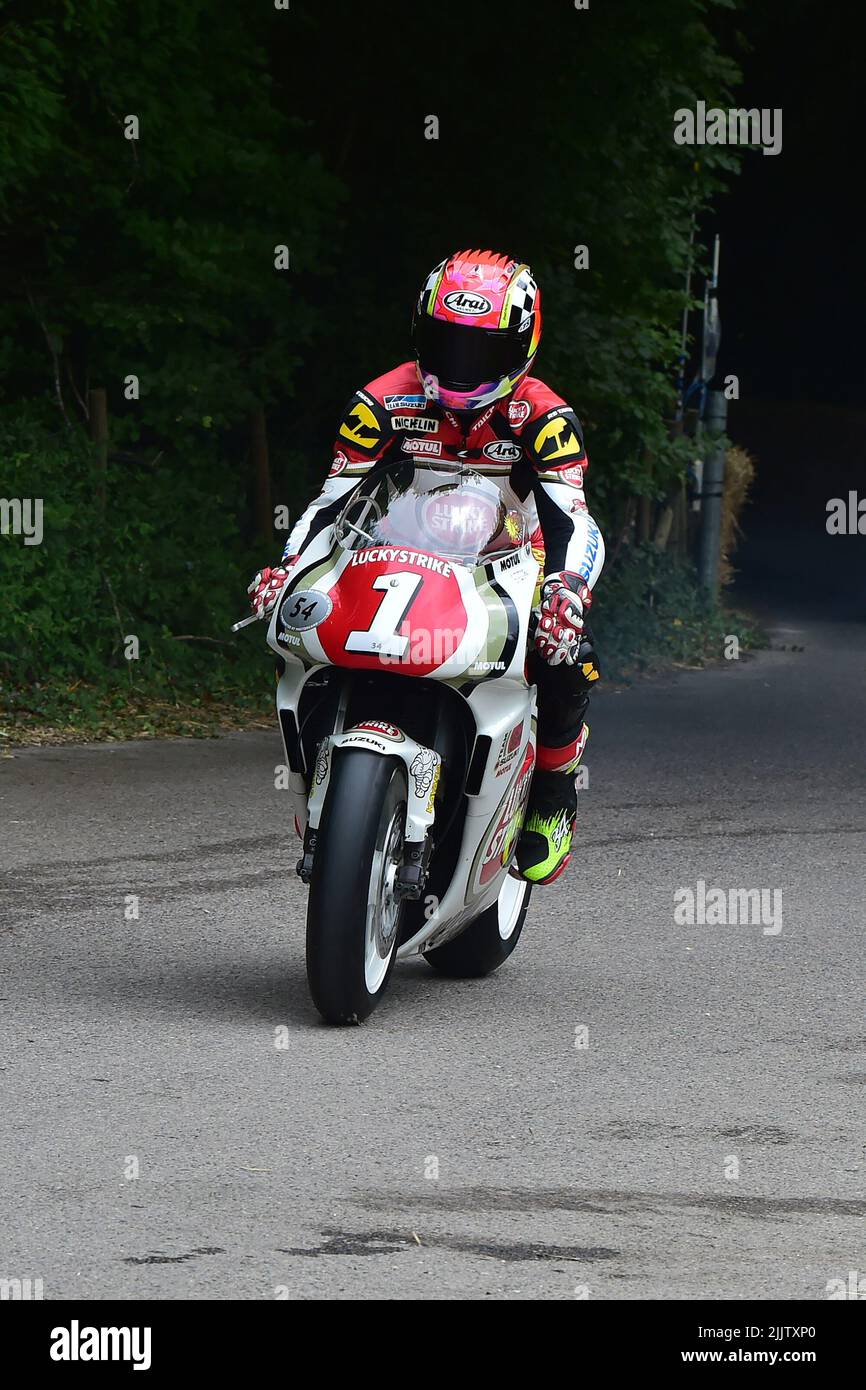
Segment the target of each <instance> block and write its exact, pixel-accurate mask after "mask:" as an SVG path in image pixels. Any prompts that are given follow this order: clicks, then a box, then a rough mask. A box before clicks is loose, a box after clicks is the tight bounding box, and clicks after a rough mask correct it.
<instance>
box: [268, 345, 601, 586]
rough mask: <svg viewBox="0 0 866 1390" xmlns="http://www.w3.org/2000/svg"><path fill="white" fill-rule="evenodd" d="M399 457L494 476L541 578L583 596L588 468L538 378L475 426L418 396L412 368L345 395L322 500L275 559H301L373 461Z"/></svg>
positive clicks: (597, 541) (592, 558) (573, 424)
mask: <svg viewBox="0 0 866 1390" xmlns="http://www.w3.org/2000/svg"><path fill="white" fill-rule="evenodd" d="M407 454H420V455H422V456H424V457H428V458H430V459H431V460H433V459H437V458H441V459H445V460H457V459H460V460H463V461H464V462H466V463H467V464H468V465H469V466H470V467H471V468H474V469H475V470H476V471H477V472H479V473H483V474H484V475H485V476H487V477H490V478H492V479H494V481H495V482H496V483H497V485H498V486H499V487H500V489H501V490H502V492H503V494H504V501H505V504H506V506H507V507H509V508H515V507H516V508H520V509H521V510H522V511H523V512H524V514H525V516H526V519H527V524H528V527H529V530H530V532H531V533H532V537H533V545H535V546H538V547H539V548H540V549H543V551H544V572H545V575H546V576H550V575H552V574H554V573H559V572H561V571H567V572H568V573H569V574H571V575H573V576H576V577H577V578H578V579H579V580H582V581H583V583H584V584H585V585H586V588H587V590H588V591H591V590H592V588H593V586H594V584H595V582H596V580H597V579H598V576H599V574H600V573H601V568H602V565H603V563H604V541H603V540H602V536H601V532H600V530H599V528H598V525H597V524H596V522H595V521H594V520H593V518H592V517H591V516H590V514H589V511H588V509H587V505H586V499H585V496H584V490H583V480H584V474H585V472H586V470H587V468H588V466H589V461H588V459H587V456H586V450H585V448H584V444H583V432H582V430H581V427H580V423H579V421H578V419H577V417H576V416H575V414H574V411H573V410H572V409H571V407H570V406H568V405H566V403H565V401H564V400H563V399H562V397H561V396H558V395H557V394H556V393H555V392H554V391H551V389H550V387H549V386H546V385H545V384H544V382H543V381H539V380H538V378H537V377H524V379H523V380H522V381H521V382H520V383H519V385H518V386H517V389H516V390H515V391H514V393H513V394H512V395H510V396H508V397H507V398H505V399H503V400H500V401H496V402H495V403H494V404H493V405H491V406H489V407H488V408H487V409H486V410H484V411H482V412H481V413H480V414H479V415H477V416H475V418H474V419H472V418H469V419H467V417H465V416H458V415H456V414H454V413H452V412H451V411H449V410H445V409H444V408H442V407H441V406H439V405H436V404H434V403H432V402H431V401H430V400H428V398H427V397H426V396H425V394H424V392H423V390H422V388H421V386H420V383H419V380H418V369H417V367H416V364H415V363H414V362H404V363H402V364H401V366H399V367H396V368H395V369H394V370H393V371H391V372H386V373H385V375H384V376H380V377H377V378H376V380H375V381H371V382H370V383H369V385H368V386H366V387H365V388H364V389H363V390H362V391H357V392H356V393H355V395H354V396H353V397H352V398H351V400H350V401H349V403H348V405H347V406H346V410H345V412H344V414H343V419H342V421H341V424H340V428H339V430H338V433H337V439H336V443H335V453H334V461H333V464H332V466H331V471H330V473H329V475H328V478H327V480H326V482H325V485H324V487H323V488H322V491H321V493H320V494H319V496H318V497H316V498H315V499H314V501H312V502H311V503H310V505H309V506H308V507H307V509H306V511H305V512H304V514H303V516H301V518H300V519H299V520H298V522H297V523H296V525H295V526H294V528H293V530H292V532H291V535H290V536H289V539H288V542H287V544H286V548H285V551H284V553H283V559H284V560H286V559H289V558H292V557H296V556H298V555H300V554H301V552H302V551H303V549H304V548H305V546H306V545H307V544H309V541H310V540H311V538H312V537H313V536H314V535H316V534H317V533H318V532H319V531H320V530H321V529H322V528H323V527H325V526H328V525H330V524H331V523H332V522H333V521H334V519H335V518H336V516H337V515H338V514H339V511H340V507H341V505H342V502H343V499H344V498H345V496H346V495H347V494H348V493H349V492H350V491H351V489H352V488H353V487H354V486H355V484H356V483H357V481H358V479H359V478H360V477H362V476H363V474H364V473H366V472H367V470H368V469H369V468H370V467H372V466H373V465H374V464H378V463H381V462H383V461H386V460H390V459H397V458H401V457H404V456H405V455H407Z"/></svg>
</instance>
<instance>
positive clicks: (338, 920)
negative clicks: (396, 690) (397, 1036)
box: [307, 750, 407, 1023]
mask: <svg viewBox="0 0 866 1390" xmlns="http://www.w3.org/2000/svg"><path fill="white" fill-rule="evenodd" d="M406 805H407V792H406V769H405V767H404V766H403V764H402V763H396V762H392V761H390V760H389V759H387V758H383V757H381V756H379V755H378V754H376V753H365V752H360V751H355V750H352V751H351V752H349V751H343V752H338V753H337V754H336V756H335V758H334V766H333V770H332V772H331V781H330V785H329V787H328V795H327V798H326V800H325V805H324V808H323V810H322V822H321V825H320V827H319V836H318V843H317V845H316V857H315V862H314V865H313V874H312V878H311V880H310V897H309V902H308V904H307V980H308V981H309V985H310V993H311V994H312V996H313V1003H314V1004H315V1006H316V1008H317V1009H318V1010H319V1013H320V1014H321V1015H322V1017H323V1018H324V1019H326V1020H327V1022H328V1023H360V1022H361V1021H362V1019H365V1018H367V1016H368V1015H369V1014H371V1013H372V1012H373V1010H374V1009H375V1007H376V1005H377V1004H378V1002H379V1000H380V999H381V998H382V995H383V994H384V993H385V989H386V987H387V984H388V980H389V978H390V975H391V971H392V969H393V966H394V960H395V958H396V954H397V941H398V938H399V935H400V918H401V915H402V910H403V905H402V902H401V900H400V899H399V898H398V897H397V896H396V892H395V889H396V883H397V872H398V870H399V867H400V864H401V862H402V857H403V828H404V826H405V823H406Z"/></svg>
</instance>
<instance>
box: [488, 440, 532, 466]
mask: <svg viewBox="0 0 866 1390" xmlns="http://www.w3.org/2000/svg"><path fill="white" fill-rule="evenodd" d="M481 452H482V453H483V455H484V457H485V458H488V459H493V461H494V463H515V462H516V461H517V459H519V458H522V457H523V450H522V448H521V447H520V445H519V444H512V443H511V441H510V440H509V439H493V440H491V442H490V443H489V444H485V445H484V448H483V449H482V451H481Z"/></svg>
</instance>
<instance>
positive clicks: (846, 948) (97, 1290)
mask: <svg viewBox="0 0 866 1390" xmlns="http://www.w3.org/2000/svg"><path fill="white" fill-rule="evenodd" d="M795 626H796V625H795V624H793V625H789V630H787V631H783V632H777V633H776V635H775V639H774V640H775V644H776V647H777V648H778V646H779V645H780V644H781V645H785V646H788V647H790V646H791V645H794V646H801V645H802V646H805V648H806V650H805V651H791V650H778V649H777V650H772V651H769V652H767V653H764V654H762V655H760V656H758V657H756V658H755V659H752V660H749V661H740V662H727V663H723V664H722V665H720V666H719V667H718V669H713V670H710V671H706V672H703V673H682V674H680V675H677V676H675V677H669V678H668V677H666V678H663V679H660V680H654V681H649V682H644V683H639V684H638V685H636V686H634V687H633V688H631V689H628V690H625V691H623V692H620V693H617V692H613V691H606V692H604V691H602V692H599V695H598V697H597V699H596V702H595V709H594V714H593V718H592V725H593V736H592V739H591V740H590V744H589V751H588V755H587V764H588V767H589V769H590V787H589V789H588V790H587V791H586V792H584V793H582V795H581V810H580V818H581V827H582V835H583V837H584V838H583V848H582V853H581V855H580V862H579V863H578V864H577V865H576V866H575V867H573V868H572V870H571V871H570V872H569V874H568V875H567V876H566V877H565V879H564V880H563V881H560V883H558V884H557V885H555V886H553V887H552V888H550V889H548V890H542V891H539V892H537V893H536V896H535V899H534V902H533V907H532V909H531V912H530V919H529V923H528V925H527V928H526V930H525V932H524V936H523V939H522V941H521V943H520V945H519V947H518V950H517V951H516V952H515V954H514V956H513V957H512V958H511V960H510V961H508V962H507V963H506V965H505V966H504V967H503V969H502V970H501V971H500V972H499V973H498V974H497V975H495V976H493V977H492V978H490V979H488V980H486V981H480V982H469V983H454V982H448V981H444V980H442V979H440V978H437V976H436V975H434V973H433V972H432V971H431V970H430V969H429V968H428V967H427V966H425V965H424V964H423V962H417V963H412V964H408V965H404V966H402V967H399V968H398V970H397V971H396V972H395V975H394V977H393V980H392V985H391V989H390V993H389V995H388V997H387V999H386V1001H385V1003H384V1004H383V1005H382V1007H381V1008H380V1009H379V1011H378V1012H377V1013H376V1014H375V1015H374V1017H373V1018H372V1019H371V1020H370V1022H369V1023H368V1024H366V1025H365V1026H363V1027H362V1028H360V1029H347V1030H337V1031H335V1030H331V1029H328V1028H326V1027H324V1026H322V1025H320V1024H319V1023H318V1022H317V1019H316V1016H315V1014H314V1012H313V1010H312V1007H311V1005H310V1003H309V1001H308V998H307V993H306V982H305V976H304V962H303V918H304V906H305V890H304V889H303V888H302V887H301V885H300V883H299V881H298V880H297V879H296V878H295V876H294V871H293V870H294V863H295V859H296V857H297V847H296V841H295V839H294V836H293V835H291V834H288V835H286V834H283V833H282V831H281V829H280V827H281V825H282V823H283V821H284V819H285V811H284V807H285V802H284V801H283V800H281V794H280V793H279V792H277V791H275V790H274V789H273V768H274V765H275V763H277V762H278V761H280V745H279V742H278V738H277V735H276V732H274V734H273V735H270V734H261V733H258V734H248V735H236V736H232V737H227V738H223V739H219V740H212V741H210V740H209V741H202V742H198V741H183V740H175V741H167V742H162V743H133V744H117V745H108V746H99V747H97V746H93V747H78V748H57V749H46V750H29V751H20V752H19V753H18V754H17V755H16V756H15V757H14V758H12V759H9V760H5V761H3V762H2V763H0V796H2V806H0V811H2V855H3V864H2V870H3V872H2V889H3V894H2V919H0V999H2V1003H0V1010H2V1057H0V1065H2V1076H0V1087H2V1107H0V1202H2V1210H3V1220H2V1223H0V1278H15V1277H17V1278H25V1277H30V1278H41V1279H42V1280H43V1286H44V1296H45V1298H73V1297H79V1296H81V1297H86V1298H107V1297H111V1296H119V1297H122V1298H142V1297H149V1296H156V1297H162V1298H193V1299H194V1298H237V1297H240V1298H250V1299H270V1298H274V1297H276V1296H278V1293H277V1291H278V1290H288V1293H289V1295H290V1296H291V1297H297V1298H305V1299H310V1298H319V1297H325V1296H337V1297H345V1298H381V1297H393V1298H398V1299H404V1298H424V1299H453V1298H492V1299H517V1298H530V1299H574V1298H575V1297H576V1296H580V1295H581V1291H587V1292H588V1296H589V1297H590V1298H604V1299H630V1298H635V1297H645V1296H650V1297H657V1298H679V1299H691V1298H703V1297H710V1298H717V1299H737V1298H744V1297H756V1298H767V1299H771V1298H789V1297H805V1298H812V1299H823V1298H825V1297H826V1296H827V1295H826V1287H827V1283H828V1281H829V1280H832V1279H835V1278H843V1279H844V1278H847V1273H848V1271H849V1270H851V1269H856V1270H859V1271H860V1272H861V1274H862V1273H863V1272H866V1219H864V1218H866V1188H864V1087H866V1022H864V1016H863V1003H864V979H866V968H864V967H866V948H864V918H866V873H864V848H866V779H864V756H863V750H864V747H866V698H864V688H866V626H864V625H863V624H858V623H853V622H852V623H838V624H835V625H830V626H825V627H819V626H817V625H811V624H810V625H807V626H806V627H805V628H803V629H801V630H794V628H795ZM699 879H701V880H703V881H704V882H705V883H706V884H707V886H708V887H722V888H724V889H728V888H743V889H751V888H758V889H768V890H773V889H775V890H778V891H779V892H780V894H781V904H782V926H781V930H780V931H778V932H775V931H774V930H772V929H771V930H769V931H765V930H764V928H763V927H762V925H761V924H754V925H750V924H739V925H694V926H688V925H678V924H677V922H676V921H675V918H674V894H675V893H676V891H677V890H678V889H681V888H685V887H689V886H691V887H693V888H695V887H696V884H697V881H698V880H699ZM129 894H135V895H137V896H138V898H139V900H140V916H139V919H138V920H137V921H136V920H126V918H125V902H126V896H127V895H129ZM581 1028H585V1029H586V1030H587V1034H586V1038H585V1040H586V1042H587V1043H588V1045H587V1046H576V1043H577V1042H581V1041H583V1040H584V1035H583V1034H582V1033H580V1032H576V1030H578V1029H581ZM278 1043H285V1046H278V1045H277V1044H278ZM133 1159H134V1160H136V1161H137V1172H138V1176H137V1177H135V1176H131V1174H133V1173H134V1172H135V1171H136V1165H135V1164H133V1162H132V1160H133ZM437 1170H438V1176H435V1174H436V1172H437ZM737 1171H738V1176H734V1174H735V1173H736V1172H737Z"/></svg>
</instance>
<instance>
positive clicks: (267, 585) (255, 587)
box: [247, 555, 297, 618]
mask: <svg viewBox="0 0 866 1390" xmlns="http://www.w3.org/2000/svg"><path fill="white" fill-rule="evenodd" d="M296 559H297V556H295V555H292V556H290V557H289V558H288V559H287V560H286V562H285V564H284V565H278V566H277V567H276V569H263V570H259V572H258V574H257V575H256V576H255V578H254V579H253V581H252V583H251V584H250V585H249V587H248V589H247V593H248V594H249V595H250V607H251V608H252V610H253V612H254V613H255V615H256V617H257V618H269V617H270V616H271V614H272V613H273V611H274V604H275V603H276V602H277V600H278V598H279V597H280V594H281V593H282V590H283V585H284V584H285V582H286V580H287V579H288V577H289V570H290V569H291V567H292V565H293V564H294V562H295V560H296Z"/></svg>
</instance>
